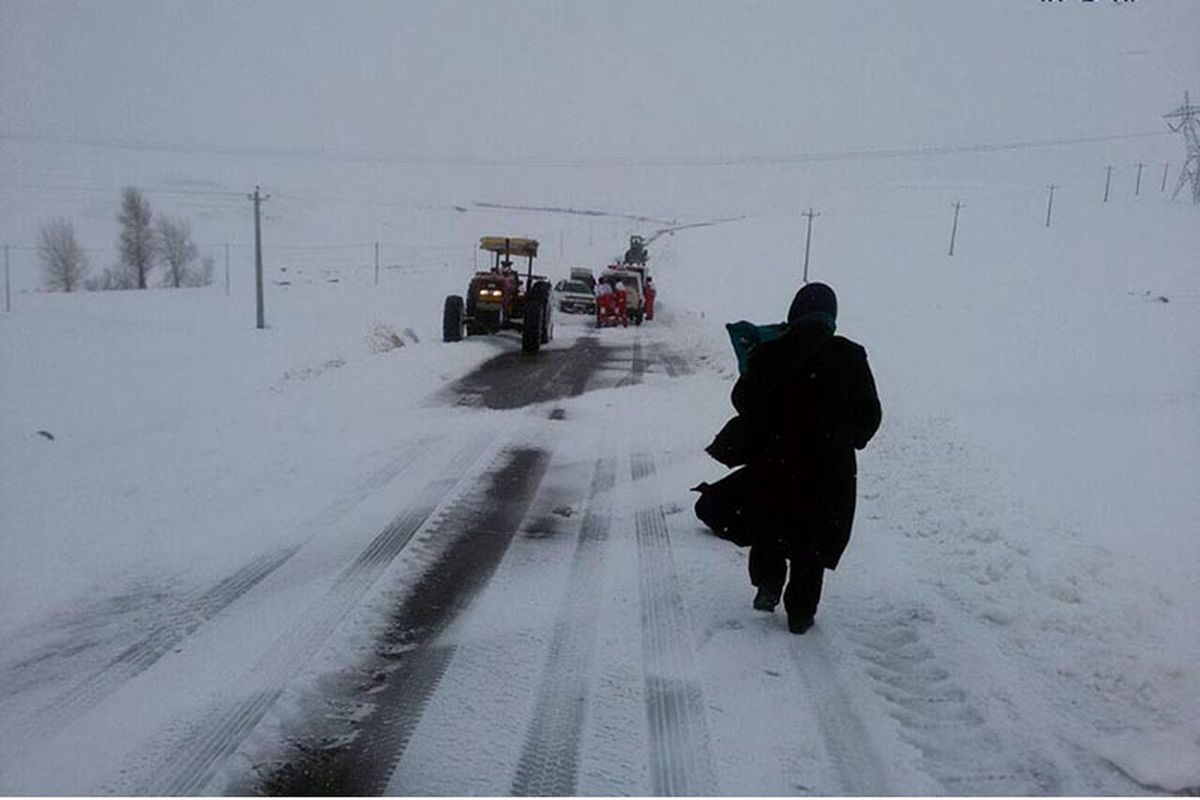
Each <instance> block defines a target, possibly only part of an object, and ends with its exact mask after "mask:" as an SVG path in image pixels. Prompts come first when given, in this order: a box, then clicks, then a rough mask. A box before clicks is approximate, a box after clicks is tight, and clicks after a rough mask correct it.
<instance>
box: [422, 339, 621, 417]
mask: <svg viewBox="0 0 1200 800" xmlns="http://www.w3.org/2000/svg"><path fill="white" fill-rule="evenodd" d="M610 349H611V348H607V347H605V346H603V345H601V344H600V343H599V341H598V340H597V339H596V337H594V336H584V337H581V338H580V339H579V340H578V341H577V342H575V344H573V345H572V346H571V347H569V348H567V349H565V350H555V349H550V350H543V351H541V352H540V353H538V355H537V356H536V357H533V358H530V357H529V356H527V355H525V354H524V353H519V352H510V353H501V354H500V355H498V356H496V357H494V358H491V359H489V360H488V361H485V362H484V363H483V364H482V365H480V366H479V367H478V368H477V369H476V370H474V371H473V372H471V373H470V374H468V375H466V376H464V377H462V378H460V379H459V380H457V381H455V382H454V383H453V384H452V385H451V386H450V388H449V389H447V390H446V391H445V392H442V393H440V394H441V396H442V397H444V398H446V399H449V401H450V402H453V403H456V404H458V405H468V406H481V407H483V408H491V409H513V408H523V407H525V406H529V405H534V404H536V403H547V402H550V401H553V400H562V399H564V398H567V397H577V396H578V395H581V394H583V393H584V391H586V390H587V387H588V383H589V381H590V380H591V378H592V376H593V375H594V374H595V373H596V372H597V371H598V370H599V368H600V365H601V364H602V363H603V362H604V360H605V358H606V357H607V356H606V352H607V351H608V350H610Z"/></svg>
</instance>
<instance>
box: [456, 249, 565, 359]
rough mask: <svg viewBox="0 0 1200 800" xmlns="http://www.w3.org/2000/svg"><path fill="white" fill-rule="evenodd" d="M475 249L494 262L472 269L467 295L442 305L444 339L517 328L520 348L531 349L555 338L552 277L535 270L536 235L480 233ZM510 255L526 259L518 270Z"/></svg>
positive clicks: (532, 352) (532, 351) (528, 350)
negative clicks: (487, 267) (482, 269)
mask: <svg viewBox="0 0 1200 800" xmlns="http://www.w3.org/2000/svg"><path fill="white" fill-rule="evenodd" d="M479 249H480V250H485V251H487V252H489V253H492V254H493V255H494V259H493V262H492V267H491V269H490V270H488V271H486V272H476V273H475V275H474V276H473V277H472V278H471V282H470V283H469V284H468V286H467V294H466V297H465V298H464V297H463V296H462V295H457V294H452V295H449V296H448V297H447V298H446V302H445V304H444V306H443V308H442V341H445V342H457V341H459V340H461V339H462V337H463V336H464V335H465V334H470V335H478V334H485V333H487V334H490V333H496V332H497V331H501V330H505V329H511V330H519V331H520V332H521V349H522V350H523V351H524V352H526V353H529V354H531V355H532V354H534V353H537V351H538V349H539V348H540V347H541V346H542V345H543V344H546V343H548V342H549V341H550V340H551V339H552V338H553V337H554V318H553V316H552V314H553V303H551V301H550V281H548V280H547V279H546V277H545V276H543V275H534V274H533V259H534V258H536V257H537V251H538V243H537V240H536V239H517V238H512V237H507V236H484V237H483V238H482V239H480V240H479ZM513 256H520V257H523V258H527V259H528V269H527V271H526V273H525V275H521V274H519V273H518V272H516V271H515V270H514V269H513V261H512V257H513Z"/></svg>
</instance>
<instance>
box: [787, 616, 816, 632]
mask: <svg viewBox="0 0 1200 800" xmlns="http://www.w3.org/2000/svg"><path fill="white" fill-rule="evenodd" d="M812 626H813V618H812V617H788V630H789V631H791V632H792V633H794V634H796V635H797V636H799V635H801V634H803V633H806V632H807V631H808V629H809V628H811V627H812Z"/></svg>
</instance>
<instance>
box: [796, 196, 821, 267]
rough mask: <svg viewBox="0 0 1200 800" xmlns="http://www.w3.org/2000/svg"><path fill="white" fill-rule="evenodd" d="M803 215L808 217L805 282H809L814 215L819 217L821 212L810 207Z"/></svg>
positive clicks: (805, 246) (805, 244)
mask: <svg viewBox="0 0 1200 800" xmlns="http://www.w3.org/2000/svg"><path fill="white" fill-rule="evenodd" d="M801 216H805V217H808V235H807V236H805V237H804V282H805V283H808V247H809V245H810V244H812V221H813V217H819V216H821V214H820V213H819V212H816V211H813V210H812V209H811V208H810V209H808V211H805V212H804V213H803V214H802V215H801Z"/></svg>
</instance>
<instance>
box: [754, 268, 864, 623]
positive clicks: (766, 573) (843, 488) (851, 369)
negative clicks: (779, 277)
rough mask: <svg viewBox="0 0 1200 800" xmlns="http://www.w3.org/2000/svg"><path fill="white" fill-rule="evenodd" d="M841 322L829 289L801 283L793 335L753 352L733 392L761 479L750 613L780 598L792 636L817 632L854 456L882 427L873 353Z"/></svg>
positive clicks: (838, 552)
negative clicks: (839, 330)
mask: <svg viewBox="0 0 1200 800" xmlns="http://www.w3.org/2000/svg"><path fill="white" fill-rule="evenodd" d="M836 320H837V296H836V295H835V294H834V292H833V289H831V288H829V287H828V286H826V285H825V284H823V283H810V284H807V285H805V286H804V287H803V288H801V289H800V291H799V292H797V293H796V297H795V299H794V300H793V301H792V305H791V308H790V309H789V310H788V330H787V333H786V334H784V336H782V337H781V338H779V339H775V340H773V341H769V342H765V343H763V344H761V345H759V346H757V347H756V348H755V349H754V350H753V351H752V353H751V355H750V360H749V363H748V365H747V369H746V372H745V374H743V375H742V377H741V378H739V379H738V382H737V384H736V385H735V386H734V388H733V405H734V407H735V408H736V409H737V411H738V414H739V415H741V416H742V417H744V419H745V422H746V425H747V429H748V437H747V438H748V441H749V452H750V457H749V461H748V468H749V469H752V470H754V475H755V479H754V481H753V485H752V486H753V488H752V489H751V490H750V495H751V497H750V503H749V513H750V515H751V519H752V521H753V524H754V526H755V531H756V532H755V537H754V542H753V544H752V545H751V546H750V581H751V583H752V584H754V586H755V587H757V589H758V593H757V595H756V596H755V598H754V607H755V608H756V609H759V610H760V611H774V610H775V607H776V606H777V605H778V604H779V601H780V598H781V597H782V599H783V602H784V608H785V609H786V611H787V615H788V629H789V630H791V632H792V633H804V632H805V631H806V630H808V628H809V627H811V626H812V622H813V616H814V615H815V614H816V611H817V604H818V602H819V601H820V599H821V585H822V580H823V577H824V571H825V570H827V569H830V570H832V569H834V568H836V567H837V565H838V561H839V559H841V557H842V553H843V551H844V550H845V549H846V545H847V543H848V542H849V541H850V527H851V525H852V523H853V521H854V504H855V488H856V480H857V478H856V476H857V473H858V468H857V462H856V459H855V451H856V450H861V449H863V448H864V447H865V446H866V445H867V442H869V441H870V440H871V437H872V436H874V435H875V431H876V430H878V428H879V423H880V419H881V411H880V407H879V395H878V393H877V392H876V389H875V379H874V377H873V376H872V375H871V368H870V367H869V366H868V365H867V353H866V351H865V350H864V349H863V348H862V347H861V346H860V345H858V344H856V343H855V342H852V341H850V340H849V339H846V338H844V337H841V336H836V335H834V330H835V328H836ZM788 561H790V562H791V579H790V580H788ZM785 583H786V586H787V588H786V591H785V590H784V585H785Z"/></svg>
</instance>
